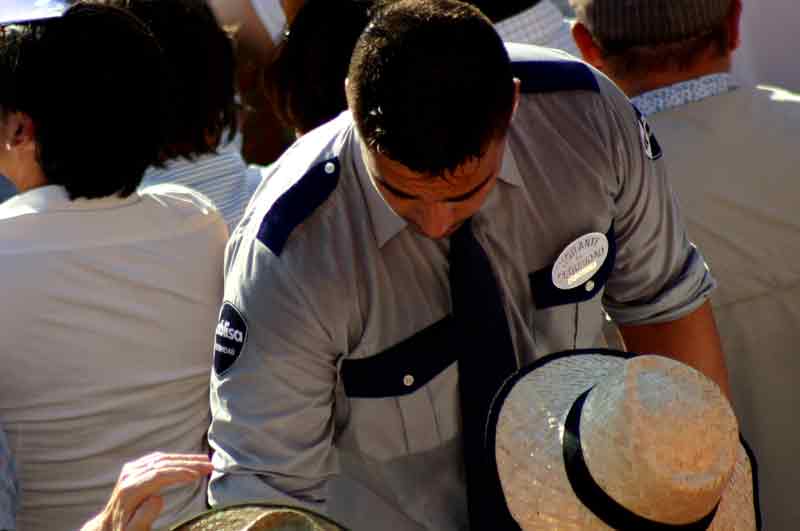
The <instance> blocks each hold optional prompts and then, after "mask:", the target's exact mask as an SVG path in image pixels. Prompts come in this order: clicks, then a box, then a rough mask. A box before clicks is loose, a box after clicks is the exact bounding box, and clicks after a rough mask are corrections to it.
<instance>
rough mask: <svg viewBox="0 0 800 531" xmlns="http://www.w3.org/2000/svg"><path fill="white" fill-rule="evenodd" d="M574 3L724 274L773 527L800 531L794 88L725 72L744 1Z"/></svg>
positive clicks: (725, 300)
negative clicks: (652, 135) (744, 80)
mask: <svg viewBox="0 0 800 531" xmlns="http://www.w3.org/2000/svg"><path fill="white" fill-rule="evenodd" d="M572 3H573V6H574V7H575V11H576V14H577V17H578V23H577V24H576V26H575V29H574V35H575V38H576V40H577V43H578V45H579V46H580V48H581V50H582V52H583V56H584V58H586V60H587V61H589V62H590V63H592V64H593V65H595V66H596V67H598V68H600V69H601V70H603V71H604V72H605V73H606V74H608V75H609V76H611V78H612V79H613V80H614V81H616V82H617V83H618V84H619V85H620V86H621V87H622V88H623V89H625V91H626V92H627V93H628V95H629V96H631V97H632V100H633V103H634V104H635V105H636V106H637V107H638V108H639V110H640V111H641V113H642V114H643V115H645V116H647V120H649V121H650V123H651V124H652V126H653V128H654V130H655V132H656V133H657V134H658V137H659V140H660V141H661V144H662V146H663V148H664V151H665V152H666V153H667V154H668V155H670V156H669V157H665V160H666V165H667V169H668V170H669V175H670V178H671V183H672V186H673V188H674V189H675V192H676V193H677V196H678V198H679V199H680V202H681V206H682V207H683V208H682V209H683V212H684V215H685V217H686V220H687V226H688V230H689V235H690V237H691V238H692V240H693V241H694V242H695V243H696V244H697V245H698V246H699V247H700V248H701V249H702V250H703V253H704V255H705V256H706V258H707V259H708V265H709V267H710V268H711V271H712V273H713V274H714V276H715V277H716V278H717V280H718V281H719V290H718V292H717V295H716V296H715V298H714V299H713V305H714V313H715V315H716V319H717V323H718V326H719V329H720V335H721V336H722V341H723V345H724V348H725V352H726V353H727V355H728V363H729V365H730V368H731V380H732V384H733V385H732V389H733V395H732V399H733V402H734V404H735V406H736V411H737V412H738V414H739V415H740V417H741V419H740V420H741V424H742V431H743V433H744V434H745V435H746V436H747V437H748V438H749V440H750V442H751V443H752V445H753V448H754V450H755V452H756V454H757V455H758V457H759V465H760V468H761V474H760V479H761V492H762V494H763V496H762V500H763V506H764V519H765V523H766V528H767V529H776V530H780V529H795V528H796V527H797V522H798V521H800V505H798V504H797V500H796V496H795V494H794V485H795V481H796V479H795V478H797V476H798V475H800V464H798V461H797V459H795V455H794V451H795V449H796V448H798V447H800V429H798V427H797V426H796V424H795V423H794V422H791V421H790V419H791V418H793V416H794V410H795V408H796V404H797V403H798V401H800V390H798V386H797V385H796V378H797V374H798V372H800V362H798V359H797V356H796V350H797V345H798V342H800V302H798V301H800V287H798V286H800V268H798V267H797V266H796V264H797V263H798V262H800V210H798V209H797V197H798V195H800V184H799V183H798V179H797V174H798V168H800V150H798V149H797V139H798V138H800V95H798V94H796V93H792V92H790V91H788V90H784V89H781V88H779V87H770V86H748V85H744V84H739V83H737V80H736V79H734V77H733V76H732V75H731V74H730V73H729V69H730V66H731V61H732V58H733V56H734V52H735V51H736V49H737V47H738V45H739V40H740V39H739V35H740V34H739V18H740V14H741V10H742V3H741V1H740V0H671V1H670V2H662V1H658V0H637V1H633V2H631V1H627V0H573V2H572ZM753 6H755V4H753ZM755 8H756V7H754V9H755Z"/></svg>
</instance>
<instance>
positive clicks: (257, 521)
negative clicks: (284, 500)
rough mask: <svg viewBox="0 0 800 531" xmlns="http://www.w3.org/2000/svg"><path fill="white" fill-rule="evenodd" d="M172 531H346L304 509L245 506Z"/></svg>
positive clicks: (198, 518) (212, 512) (203, 517)
mask: <svg viewBox="0 0 800 531" xmlns="http://www.w3.org/2000/svg"><path fill="white" fill-rule="evenodd" d="M172 531H346V530H345V528H344V527H341V526H339V525H337V524H335V523H334V522H333V521H331V520H329V519H328V518H325V517H323V516H321V515H319V514H316V513H313V512H311V511H306V510H304V509H299V508H294V507H287V506H280V505H264V504H244V505H235V506H230V507H223V508H220V509H212V510H210V511H208V512H205V513H203V514H200V515H197V516H195V517H193V518H190V519H189V520H188V521H186V522H183V523H181V524H178V525H176V526H175V527H173V528H172Z"/></svg>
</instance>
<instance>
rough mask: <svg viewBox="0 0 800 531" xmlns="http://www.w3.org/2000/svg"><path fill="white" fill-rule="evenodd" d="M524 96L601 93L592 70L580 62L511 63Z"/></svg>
mask: <svg viewBox="0 0 800 531" xmlns="http://www.w3.org/2000/svg"><path fill="white" fill-rule="evenodd" d="M511 69H512V72H513V73H514V77H516V78H517V79H519V80H520V81H521V83H522V87H521V91H522V93H523V94H533V93H545V92H562V91H570V90H588V91H592V92H600V85H599V84H598V83H597V78H595V77H594V73H592V70H591V69H590V68H589V67H588V66H587V65H585V64H584V63H581V62H579V61H568V60H565V61H550V60H547V61H518V62H513V63H511Z"/></svg>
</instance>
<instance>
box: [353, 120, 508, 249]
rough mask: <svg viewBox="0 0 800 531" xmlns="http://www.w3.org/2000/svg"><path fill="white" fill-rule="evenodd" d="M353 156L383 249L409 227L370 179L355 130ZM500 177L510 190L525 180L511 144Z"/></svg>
mask: <svg viewBox="0 0 800 531" xmlns="http://www.w3.org/2000/svg"><path fill="white" fill-rule="evenodd" d="M350 155H351V160H352V161H353V171H355V173H356V176H357V177H358V179H359V181H360V183H361V188H362V189H363V190H364V195H365V197H366V203H367V211H368V213H369V217H370V221H371V222H372V229H373V232H374V233H375V241H376V242H377V244H378V247H383V246H384V245H385V244H386V243H387V242H388V241H389V240H391V239H392V238H394V237H395V236H397V234H399V233H400V231H402V230H403V229H405V228H406V225H408V223H406V221H405V220H404V219H403V218H401V217H400V216H398V215H397V214H396V213H395V211H394V210H392V207H390V206H389V204H388V203H387V202H386V200H385V199H384V198H383V196H382V195H381V193H380V192H379V191H378V187H377V185H376V184H375V182H374V181H373V180H372V178H371V177H370V175H369V172H368V171H367V167H366V164H365V163H364V154H363V152H362V143H361V138H360V137H359V136H358V132H357V131H356V129H355V127H353V134H352V135H351V137H350ZM497 177H498V179H499V180H501V181H503V182H505V183H507V184H509V185H511V186H515V187H521V186H522V177H521V176H520V173H519V169H518V167H517V162H516V160H515V159H514V155H513V154H512V153H511V149H510V148H509V145H508V142H506V147H505V152H504V153H503V165H502V166H501V168H500V174H499V175H498V176H497Z"/></svg>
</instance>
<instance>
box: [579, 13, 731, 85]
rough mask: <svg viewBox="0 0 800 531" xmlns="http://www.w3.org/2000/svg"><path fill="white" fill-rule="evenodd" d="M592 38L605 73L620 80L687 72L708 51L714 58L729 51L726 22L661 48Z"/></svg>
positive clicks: (728, 33)
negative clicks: (600, 56) (598, 50)
mask: <svg viewBox="0 0 800 531" xmlns="http://www.w3.org/2000/svg"><path fill="white" fill-rule="evenodd" d="M593 38H594V40H595V42H596V43H597V45H598V47H599V48H600V49H601V50H602V53H603V61H604V63H605V67H606V69H607V70H608V73H609V74H610V75H611V76H612V77H616V78H621V79H631V78H637V77H642V76H646V75H648V74H649V73H651V72H660V71H664V70H675V71H685V70H690V69H691V68H692V67H693V66H694V65H695V64H696V62H697V60H698V58H699V57H701V56H702V55H703V54H704V53H706V52H707V51H709V50H710V51H711V52H712V53H713V54H715V55H716V56H717V57H718V58H722V57H724V56H725V55H726V54H728V52H729V51H730V32H729V31H728V21H727V19H725V20H723V21H722V22H720V23H719V24H717V25H716V26H715V27H714V28H712V29H711V30H710V31H708V32H705V33H702V34H700V35H695V36H692V37H689V38H688V39H681V40H679V41H675V42H666V43H661V44H652V45H633V44H631V43H628V42H624V41H603V40H602V39H598V38H596V37H593Z"/></svg>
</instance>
